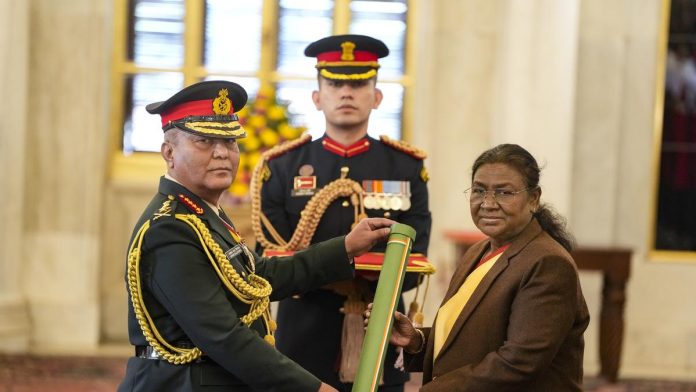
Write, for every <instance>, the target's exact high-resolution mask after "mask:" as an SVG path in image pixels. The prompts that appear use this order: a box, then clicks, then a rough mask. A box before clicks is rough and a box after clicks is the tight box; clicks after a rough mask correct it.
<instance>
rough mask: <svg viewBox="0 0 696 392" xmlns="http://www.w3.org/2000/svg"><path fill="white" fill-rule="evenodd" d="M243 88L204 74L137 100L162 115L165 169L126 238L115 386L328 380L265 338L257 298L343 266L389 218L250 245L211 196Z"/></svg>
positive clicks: (213, 386)
mask: <svg viewBox="0 0 696 392" xmlns="http://www.w3.org/2000/svg"><path fill="white" fill-rule="evenodd" d="M246 100H247V94H246V92H245V91H244V89H243V88H242V87H241V86H239V85H237V84H235V83H232V82H227V81H206V82H201V83H197V84H194V85H192V86H189V87H187V88H185V89H183V90H181V91H180V92H178V93H176V94H175V95H173V96H172V97H171V98H169V99H168V100H166V101H164V102H157V103H153V104H150V105H148V106H147V110H148V112H150V113H153V114H159V115H160V116H161V119H162V128H163V129H164V132H165V134H164V135H165V138H164V142H163V143H162V148H161V154H162V156H163V157H164V160H165V161H166V164H167V174H166V175H165V176H163V177H162V178H161V179H160V185H159V191H158V193H157V194H156V195H155V196H154V198H153V199H152V201H151V202H150V204H149V205H148V206H147V208H146V209H145V211H144V213H143V214H142V216H141V217H140V219H139V221H138V222H137V224H136V226H135V230H134V232H133V235H132V238H131V242H130V246H129V250H128V258H127V270H126V282H127V286H128V292H129V307H128V311H129V314H128V332H129V337H130V342H131V344H132V345H133V346H135V355H134V357H132V358H130V359H129V360H128V365H127V369H126V375H125V378H124V379H123V381H122V383H121V385H120V386H119V389H118V390H119V391H148V392H149V391H335V389H333V388H332V387H330V386H329V385H328V384H325V383H323V382H321V381H320V380H319V379H318V378H316V377H315V376H313V375H312V374H311V373H309V372H308V371H306V370H304V369H303V368H302V367H300V366H299V365H298V364H296V363H295V362H293V361H292V360H290V359H288V358H287V357H286V356H284V355H283V354H281V353H280V352H278V351H277V350H276V349H275V347H274V338H273V332H274V330H275V328H276V326H275V323H274V321H273V320H272V319H271V317H270V312H269V301H274V300H278V299H280V298H283V297H287V296H290V295H293V294H296V293H301V292H305V291H308V290H310V289H313V288H316V287H319V286H321V285H324V284H327V283H330V282H333V281H338V280H342V279H346V278H350V277H352V276H353V269H354V267H353V265H352V258H353V257H354V256H356V255H359V254H361V253H364V252H366V251H368V250H369V249H370V248H371V247H372V246H373V245H374V244H375V243H377V242H378V241H380V240H383V239H385V238H386V236H387V235H388V232H389V229H388V226H390V225H391V224H392V223H393V222H392V221H390V220H388V219H368V220H363V221H362V222H361V224H360V225H358V226H356V228H355V229H354V230H353V231H351V232H350V233H349V234H347V235H346V236H342V237H337V238H333V239H330V240H328V241H325V242H322V243H319V244H316V245H315V246H313V247H311V248H309V249H307V250H306V251H304V252H298V253H297V254H296V255H294V256H293V257H288V258H260V257H258V256H257V255H256V254H254V253H253V252H251V251H250V250H249V249H248V248H247V247H246V245H245V243H244V240H243V239H242V238H241V237H240V236H239V234H238V233H237V232H236V231H235V229H234V225H233V224H232V222H231V221H230V220H229V218H228V217H227V216H226V215H225V214H224V212H223V211H222V210H221V209H220V208H219V207H218V205H217V203H218V199H219V197H220V195H221V194H222V193H223V192H224V191H225V190H226V189H227V188H228V187H229V186H230V184H231V183H232V181H233V179H234V177H235V174H236V171H237V165H238V163H239V149H238V147H237V143H236V139H238V138H240V137H244V136H245V132H244V130H243V128H242V127H241V126H240V125H239V123H238V122H237V116H236V115H235V114H234V113H235V112H236V111H238V110H240V109H241V108H242V107H244V104H245V103H246ZM307 339H311V337H309V336H308V337H307Z"/></svg>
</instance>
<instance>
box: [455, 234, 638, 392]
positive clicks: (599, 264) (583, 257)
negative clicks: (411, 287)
mask: <svg viewBox="0 0 696 392" xmlns="http://www.w3.org/2000/svg"><path fill="white" fill-rule="evenodd" d="M445 238H447V239H448V240H450V241H452V242H453V243H454V244H455V246H456V247H457V260H460V259H461V257H462V256H463V255H464V252H466V250H467V249H468V248H469V247H470V246H471V245H473V244H474V243H475V242H477V241H479V240H481V239H483V238H485V236H484V235H483V234H482V233H480V232H477V231H464V230H448V231H446V232H445ZM572 255H573V259H575V263H576V264H577V266H578V268H579V269H581V270H588V271H599V272H601V273H602V276H603V286H602V307H601V310H600V320H599V361H600V365H601V370H600V373H599V374H600V377H602V378H604V379H606V380H607V381H609V382H612V383H614V382H616V380H617V378H618V374H619V366H620V365H621V348H622V346H623V333H624V306H625V304H626V283H627V282H628V278H629V276H630V274H631V250H630V249H624V248H598V247H582V246H579V247H577V248H576V249H575V250H574V251H573V252H572Z"/></svg>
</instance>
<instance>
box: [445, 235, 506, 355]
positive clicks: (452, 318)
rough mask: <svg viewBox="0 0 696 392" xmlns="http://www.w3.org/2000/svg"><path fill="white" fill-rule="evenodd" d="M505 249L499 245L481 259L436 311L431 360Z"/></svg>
mask: <svg viewBox="0 0 696 392" xmlns="http://www.w3.org/2000/svg"><path fill="white" fill-rule="evenodd" d="M505 249H507V245H506V246H501V247H500V248H498V249H497V250H496V252H494V253H493V254H492V255H490V256H489V257H488V259H487V260H482V261H481V262H480V263H479V265H478V267H476V269H475V270H474V271H473V272H472V273H470V274H469V276H467V277H466V279H465V280H464V283H463V284H462V285H461V287H459V291H457V293H456V294H455V295H453V296H452V298H450V299H449V300H447V302H446V303H445V304H444V305H442V306H441V307H440V309H438V311H437V317H436V319H437V322H436V323H435V328H434V329H435V352H434V355H433V361H435V358H437V356H438V354H439V353H440V350H441V349H442V346H443V345H444V344H445V341H446V340H447V337H448V336H449V334H450V332H451V331H452V326H454V323H455V322H456V321H457V318H458V317H459V315H460V314H461V313H462V310H464V306H466V303H467V302H468V301H469V298H471V295H472V294H473V293H474V291H475V290H476V288H477V287H478V285H479V284H480V283H481V280H482V279H483V277H484V276H486V274H487V273H488V271H490V270H491V268H493V266H494V265H495V262H496V261H498V259H499V258H500V255H502V254H503V252H504V251H505Z"/></svg>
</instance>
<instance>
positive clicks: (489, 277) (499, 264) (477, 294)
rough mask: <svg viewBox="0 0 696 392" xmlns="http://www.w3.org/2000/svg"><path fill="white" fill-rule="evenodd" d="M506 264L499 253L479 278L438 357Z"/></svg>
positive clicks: (506, 258)
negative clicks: (488, 269) (493, 262)
mask: <svg viewBox="0 0 696 392" xmlns="http://www.w3.org/2000/svg"><path fill="white" fill-rule="evenodd" d="M477 260H478V259H477ZM508 265H509V260H508V257H507V255H506V254H505V252H504V253H503V254H502V255H500V258H499V259H498V261H496V262H495V265H494V266H493V267H492V268H491V270H490V271H488V273H487V274H486V276H484V277H483V279H481V282H480V283H479V285H478V286H477V287H476V289H475V290H474V293H473V294H472V295H471V298H469V300H468V301H467V302H466V305H464V309H462V312H461V313H460V314H459V317H457V321H455V322H454V325H453V326H452V330H451V331H450V333H449V335H448V336H447V339H446V340H445V342H444V343H443V344H442V349H440V354H439V355H438V358H439V357H440V356H442V355H443V354H444V353H445V352H446V351H447V348H448V347H449V346H451V345H452V343H453V342H454V340H455V336H457V334H458V333H459V330H460V329H462V327H463V326H464V324H465V323H466V320H468V319H469V317H470V316H471V314H472V313H473V312H474V309H476V306H477V305H478V304H479V303H480V302H481V300H482V299H483V297H484V296H485V295H486V293H487V292H488V289H490V287H491V285H492V284H493V282H495V279H496V278H497V277H498V275H500V274H501V273H502V272H503V271H504V270H505V268H507V267H508ZM461 283H464V281H463V280H462V282H461ZM461 283H460V284H459V285H458V286H457V288H456V290H455V292H456V291H457V290H459V287H461ZM435 360H437V358H435Z"/></svg>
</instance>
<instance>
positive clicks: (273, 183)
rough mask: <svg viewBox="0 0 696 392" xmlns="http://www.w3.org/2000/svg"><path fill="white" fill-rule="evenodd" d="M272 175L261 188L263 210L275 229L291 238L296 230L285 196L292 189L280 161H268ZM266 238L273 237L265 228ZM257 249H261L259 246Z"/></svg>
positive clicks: (285, 236) (286, 237) (283, 235)
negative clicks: (279, 163)
mask: <svg viewBox="0 0 696 392" xmlns="http://www.w3.org/2000/svg"><path fill="white" fill-rule="evenodd" d="M268 165H269V168H270V171H271V176H270V177H269V178H268V180H267V181H265V182H264V183H263V186H262V188H261V211H262V212H263V213H264V215H266V217H267V218H268V220H269V221H271V222H272V223H273V227H274V229H275V230H276V231H277V232H278V234H280V236H281V237H283V239H285V240H286V241H289V240H290V237H291V236H292V233H293V231H294V229H293V227H292V224H291V222H290V217H289V216H288V213H287V211H286V209H285V197H286V196H287V195H288V194H289V192H290V190H289V189H287V187H288V184H289V180H288V178H286V176H285V173H284V171H283V170H282V168H281V167H279V166H278V161H277V160H273V161H270V162H269V163H268ZM263 231H264V234H265V235H266V238H269V239H271V237H270V235H269V233H268V231H267V230H266V229H265V228H264V229H263ZM257 251H261V248H260V247H257Z"/></svg>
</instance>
